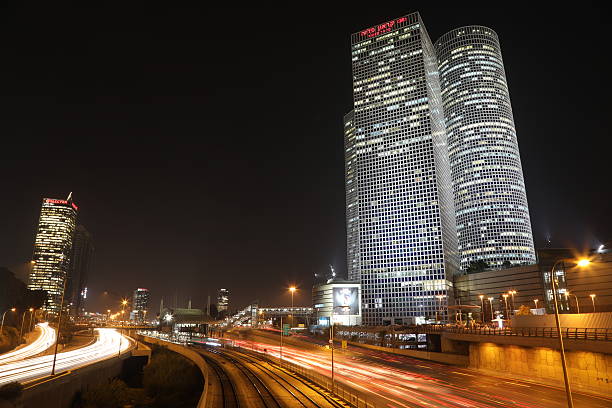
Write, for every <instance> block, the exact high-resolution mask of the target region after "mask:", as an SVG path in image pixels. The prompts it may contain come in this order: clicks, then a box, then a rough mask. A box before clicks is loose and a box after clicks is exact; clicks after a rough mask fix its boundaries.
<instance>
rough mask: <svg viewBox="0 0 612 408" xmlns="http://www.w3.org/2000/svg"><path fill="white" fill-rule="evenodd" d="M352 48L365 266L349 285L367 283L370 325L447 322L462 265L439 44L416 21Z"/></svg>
mask: <svg viewBox="0 0 612 408" xmlns="http://www.w3.org/2000/svg"><path fill="white" fill-rule="evenodd" d="M351 49H352V68H353V99H354V109H353V123H352V126H354V128H355V129H354V138H355V141H354V144H355V151H354V158H352V160H351V163H350V169H351V170H352V171H353V172H354V174H349V173H348V169H349V163H348V160H347V175H346V176H347V185H348V182H349V181H350V180H351V178H353V179H355V180H357V182H356V185H357V193H356V202H357V218H356V219H355V222H356V223H357V225H358V230H359V233H358V236H356V235H352V236H351V233H350V231H349V240H350V239H353V240H354V239H356V240H357V242H358V259H359V260H358V262H356V263H355V264H356V265H358V266H356V267H355V268H356V269H353V271H352V272H351V273H350V276H349V277H350V278H352V279H355V278H358V279H359V280H360V281H361V284H362V312H363V323H364V324H367V325H378V324H389V323H399V324H407V323H419V322H424V321H426V320H433V319H434V318H435V316H436V315H438V317H439V318H441V319H443V318H444V315H445V314H446V306H447V304H448V301H449V296H451V295H452V291H451V286H452V283H451V281H452V279H453V275H454V274H455V272H456V271H457V270H458V257H457V236H456V226H455V214H454V209H453V197H452V190H450V189H449V188H448V186H449V185H450V180H451V179H450V167H449V163H448V150H447V145H446V133H445V123H444V115H443V111H442V100H441V97H440V85H439V81H438V72H437V61H436V56H435V53H434V48H433V44H432V43H431V40H430V39H429V35H428V34H427V31H426V30H425V27H424V25H423V22H422V21H421V18H420V16H419V14H418V13H413V14H410V15H407V16H405V17H401V18H397V19H395V20H391V21H388V22H385V23H382V24H379V25H377V26H374V27H370V28H367V29H365V30H362V31H359V32H357V33H355V34H353V35H352V36H351ZM348 134H350V132H348ZM346 135H347V131H346V127H345V136H346ZM350 144H351V142H350V140H347V141H346V145H347V146H350ZM347 157H348V156H347ZM351 157H352V156H351ZM348 193H349V191H348V190H347V197H349V194H348ZM352 203H353V201H352V200H350V199H347V217H351V218H355V217H354V214H353V209H352V208H353V207H351V208H348V205H350V204H352ZM351 222H352V221H351V219H347V227H348V228H350V229H352V227H351V225H352V224H351ZM347 244H348V245H349V248H350V246H351V242H347ZM350 263H351V260H350V259H349V264H350ZM351 267H353V266H351V265H349V268H351Z"/></svg>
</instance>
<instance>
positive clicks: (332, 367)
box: [329, 323, 335, 394]
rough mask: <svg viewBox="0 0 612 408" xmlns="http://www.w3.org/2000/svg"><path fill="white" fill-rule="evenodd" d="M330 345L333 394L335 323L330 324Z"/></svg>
mask: <svg viewBox="0 0 612 408" xmlns="http://www.w3.org/2000/svg"><path fill="white" fill-rule="evenodd" d="M329 345H330V347H331V381H332V394H335V392H334V389H335V387H334V325H333V323H332V324H331V325H330V326H329Z"/></svg>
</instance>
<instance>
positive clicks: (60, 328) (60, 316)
mask: <svg viewBox="0 0 612 408" xmlns="http://www.w3.org/2000/svg"><path fill="white" fill-rule="evenodd" d="M67 280H68V277H67V276H64V288H63V289H62V301H61V303H60V310H59V317H58V319H57V338H56V339H55V350H54V351H53V366H52V368H51V375H55V361H56V360H57V345H58V344H59V340H60V334H61V332H62V310H64V295H65V294H66V281H67Z"/></svg>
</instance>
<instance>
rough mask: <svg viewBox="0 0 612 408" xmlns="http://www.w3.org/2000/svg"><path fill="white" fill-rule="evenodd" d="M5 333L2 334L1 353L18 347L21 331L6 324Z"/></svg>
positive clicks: (0, 337)
mask: <svg viewBox="0 0 612 408" xmlns="http://www.w3.org/2000/svg"><path fill="white" fill-rule="evenodd" d="M2 331H3V333H2V335H1V336H0V353H6V352H7V351H10V350H12V349H14V348H15V347H17V346H18V345H19V343H20V341H19V331H18V330H17V329H15V328H14V327H10V326H8V327H7V326H6V325H5V326H4V328H3V329H2Z"/></svg>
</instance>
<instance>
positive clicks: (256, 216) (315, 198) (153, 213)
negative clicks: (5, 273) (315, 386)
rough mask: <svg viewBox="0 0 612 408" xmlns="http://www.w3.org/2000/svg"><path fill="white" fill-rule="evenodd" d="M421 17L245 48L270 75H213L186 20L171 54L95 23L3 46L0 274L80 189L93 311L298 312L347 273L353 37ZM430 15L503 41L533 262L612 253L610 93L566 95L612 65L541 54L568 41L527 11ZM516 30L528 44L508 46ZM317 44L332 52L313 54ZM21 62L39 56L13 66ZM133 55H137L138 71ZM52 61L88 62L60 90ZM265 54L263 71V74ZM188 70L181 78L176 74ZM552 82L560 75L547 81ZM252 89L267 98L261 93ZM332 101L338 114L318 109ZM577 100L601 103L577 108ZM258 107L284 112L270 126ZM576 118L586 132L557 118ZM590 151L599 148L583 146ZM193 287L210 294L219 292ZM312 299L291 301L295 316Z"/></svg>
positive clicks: (550, 21) (134, 29) (145, 36)
mask: <svg viewBox="0 0 612 408" xmlns="http://www.w3.org/2000/svg"><path fill="white" fill-rule="evenodd" d="M412 11H417V10H416V9H405V8H397V7H395V8H388V9H384V10H380V11H378V14H375V13H374V14H373V13H365V12H364V13H362V14H354V15H350V16H349V17H348V18H343V19H342V20H341V21H339V20H338V19H337V17H335V16H330V17H321V18H322V19H323V24H322V25H323V26H329V27H331V26H332V23H338V24H334V25H333V27H334V28H333V29H331V28H330V29H329V30H328V31H327V32H325V33H322V32H318V31H317V32H313V31H312V29H311V28H310V22H311V19H312V16H303V17H302V19H301V20H297V21H296V22H295V23H294V26H293V27H289V28H288V30H291V31H290V33H292V35H294V36H297V38H298V39H299V42H300V43H301V44H304V45H303V46H304V47H306V48H305V49H300V50H297V49H293V48H290V47H286V46H288V45H291V44H293V42H294V41H293V40H292V41H289V39H279V43H278V44H276V45H273V47H278V48H273V49H274V51H256V50H245V51H244V54H243V55H242V56H241V58H244V59H245V60H246V61H250V60H251V59H253V58H257V61H258V62H259V63H260V64H261V66H259V67H257V66H253V67H252V70H253V72H249V73H248V75H247V74H246V73H244V72H243V71H242V70H239V69H233V70H229V71H228V72H223V71H224V70H223V69H222V68H220V66H221V65H215V64H220V63H216V62H215V63H209V62H210V61H212V60H208V59H207V57H205V56H194V55H191V54H190V53H189V50H191V49H196V48H197V44H199V43H203V41H205V39H206V36H207V33H209V31H207V30H205V31H201V30H200V29H199V28H196V27H199V26H197V25H195V24H194V25H193V26H192V28H183V27H182V26H183V22H182V21H181V19H182V18H184V17H186V14H188V13H181V12H178V11H175V12H174V13H170V16H169V17H168V18H169V19H170V21H171V22H170V23H169V26H170V27H172V28H174V29H176V30H178V31H176V30H175V31H176V33H177V34H172V35H170V36H169V37H168V38H165V37H163V36H162V35H161V34H158V31H157V30H156V28H155V27H154V26H155V24H151V25H149V23H144V22H140V23H134V22H129V23H128V22H124V24H125V25H124V26H122V27H123V28H121V27H117V28H114V29H112V28H108V29H107V28H102V25H101V24H100V23H101V22H102V20H103V16H93V15H90V16H88V17H89V18H90V19H91V20H92V24H91V27H89V26H86V25H85V24H83V23H80V24H81V25H80V26H79V27H78V28H79V29H80V30H82V31H83V33H84V35H82V36H79V37H80V38H78V39H75V38H72V37H68V32H69V31H71V30H68V29H60V30H59V31H57V32H53V33H52V34H50V38H48V39H40V38H31V37H29V36H24V37H23V38H21V39H20V40H19V42H17V43H16V44H15V45H13V44H9V43H4V45H5V47H6V49H7V50H8V51H7V52H8V53H9V55H10V57H9V58H8V60H9V61H10V63H9V64H8V65H7V66H5V67H3V68H2V69H3V70H4V71H3V72H4V73H5V74H6V76H7V77H10V78H15V80H14V81H13V83H11V84H10V86H9V89H8V91H7V93H6V95H5V97H3V98H4V99H3V106H4V107H5V108H6V109H4V113H3V115H6V116H5V119H7V120H6V121H5V122H4V124H3V131H4V133H5V134H8V135H12V136H13V137H12V139H11V142H10V146H9V149H8V151H7V153H8V155H9V157H11V158H12V159H11V160H7V161H4V162H3V164H2V165H3V169H4V170H5V171H6V172H7V173H9V174H14V175H15V176H14V177H11V178H10V179H9V180H6V183H5V184H6V188H5V195H6V196H7V197H13V198H14V197H19V199H18V200H5V201H3V202H2V211H3V213H4V214H10V215H11V217H9V218H10V219H7V220H6V224H7V225H6V231H7V234H6V236H5V237H4V241H2V245H0V247H1V248H3V249H2V250H1V252H0V260H1V262H2V264H5V265H6V266H9V267H15V266H18V267H19V265H21V268H22V269H23V268H27V265H26V263H27V262H28V261H29V260H30V256H31V248H32V241H33V234H34V233H35V225H36V217H37V215H36V211H37V209H36V206H37V204H38V203H40V199H41V198H42V197H46V196H48V197H54V196H58V195H59V194H64V192H65V191H71V190H72V191H75V194H77V197H78V198H79V206H80V210H82V211H80V214H79V218H80V220H82V222H83V224H84V225H86V226H87V228H88V230H90V232H91V233H92V234H93V235H94V236H95V237H96V251H97V255H96V258H97V262H96V276H92V277H91V279H90V283H91V285H88V287H89V293H91V294H92V295H93V297H94V298H93V299H91V302H92V303H91V304H92V307H96V306H95V305H98V306H97V307H98V308H100V304H101V301H100V300H99V296H100V294H101V293H102V292H104V291H106V290H108V291H112V292H117V293H125V294H128V293H130V291H131V290H132V288H134V287H140V286H142V285H146V287H148V288H149V289H150V290H151V293H152V301H151V304H152V305H156V304H159V298H160V297H161V296H165V297H166V299H170V298H171V297H172V294H174V292H175V291H178V292H179V293H181V294H182V297H183V298H184V299H188V298H193V299H194V304H195V303H196V302H197V303H198V304H199V305H205V303H206V296H207V294H210V295H212V296H214V294H215V293H216V292H215V291H216V290H217V288H220V287H228V288H229V289H230V290H231V293H232V304H235V305H240V304H245V303H247V302H248V301H250V300H253V299H250V297H251V293H252V292H253V288H257V289H258V290H260V291H261V295H258V296H257V298H260V299H261V300H266V299H267V300H268V303H270V304H279V303H281V302H283V301H284V302H285V303H288V302H289V300H290V299H289V297H288V296H287V295H286V294H285V293H283V289H284V288H285V287H287V286H288V285H290V284H293V283H297V284H298V285H299V286H300V287H302V288H305V287H309V286H310V285H311V281H312V275H313V274H314V273H315V272H321V271H323V270H325V269H326V268H327V265H328V264H330V263H331V264H333V265H334V266H335V268H336V270H338V271H339V273H341V274H343V273H344V271H345V270H346V258H345V248H344V245H345V239H344V234H345V220H344V200H345V193H344V179H343V173H344V163H343V142H342V136H341V135H342V121H341V120H339V118H341V117H342V115H344V114H346V113H347V112H349V111H350V110H351V94H352V92H351V90H350V86H351V81H350V59H349V58H350V47H349V46H348V45H347V44H348V36H349V34H350V33H352V32H356V31H358V30H360V29H363V28H364V27H370V26H372V25H373V24H377V23H380V22H384V21H390V20H391V19H393V18H396V17H397V16H401V15H406V14H408V13H409V12H412ZM419 11H421V14H422V16H423V19H424V21H425V22H426V24H427V28H428V30H429V34H430V36H431V38H432V39H436V38H439V37H440V36H441V35H443V34H444V33H446V32H448V31H449V30H452V29H454V28H456V27H460V26H465V25H469V24H482V25H485V26H488V27H490V28H491V29H493V30H495V31H496V32H497V33H498V35H499V37H500V42H501V48H502V51H503V55H504V63H505V67H506V70H507V71H508V86H509V88H510V94H511V96H512V104H513V109H514V121H515V122H516V128H517V135H518V136H517V137H518V141H519V145H520V147H521V156H522V160H523V167H524V173H525V183H526V185H527V196H528V197H527V198H528V201H529V207H530V210H531V218H532V223H533V226H534V231H533V235H534V238H535V241H536V247H538V246H539V247H541V246H544V244H545V243H546V239H547V236H548V235H549V234H550V235H551V236H552V245H553V246H591V247H595V246H596V245H597V241H605V240H609V239H610V238H609V236H606V235H605V234H606V231H609V230H610V229H611V227H612V220H611V219H610V214H609V212H608V211H607V208H606V204H605V203H606V202H607V201H608V197H607V196H608V195H609V193H608V192H607V191H605V189H603V190H604V191H603V192H601V188H600V186H601V183H604V182H605V174H606V173H605V168H604V166H603V163H604V162H605V160H603V155H604V154H605V153H604V150H605V149H594V148H593V147H592V146H593V143H596V144H597V143H600V144H602V145H603V144H604V140H605V134H606V130H605V124H604V122H603V118H604V117H605V114H604V113H605V112H606V111H607V110H609V109H608V106H609V101H607V100H606V99H604V97H603V96H602V95H605V94H606V90H605V87H606V86H609V85H608V84H606V83H604V84H603V85H602V86H603V87H604V89H603V90H594V89H590V88H589V89H586V88H581V87H574V88H569V87H567V88H564V87H563V84H565V83H566V79H567V78H570V77H572V76H574V75H576V76H578V77H584V78H593V77H601V73H602V72H603V70H604V68H603V66H604V64H601V63H600V62H601V61H600V60H598V58H603V57H601V56H600V55H599V54H598V53H596V52H593V53H592V54H593V55H595V61H594V62H589V61H586V62H585V61H581V62H580V63H578V62H576V61H570V60H565V59H563V58H562V57H561V56H562V55H563V54H562V52H564V51H562V50H564V49H565V48H562V47H561V45H560V44H558V43H555V42H553V43H550V44H547V45H546V46H545V47H543V46H541V45H537V44H536V43H537V41H531V39H533V38H544V36H545V35H548V33H550V32H555V31H559V32H561V30H562V27H563V24H564V23H563V19H562V18H561V17H562V13H560V11H555V10H552V11H549V10H548V9H546V12H547V13H548V12H550V14H547V18H546V19H544V20H543V21H542V24H541V25H537V24H535V22H536V21H537V18H536V17H535V14H537V13H536V12H534V13H533V15H529V16H526V17H523V16H522V15H521V14H522V13H519V12H518V11H516V12H515V11H511V12H510V14H509V15H508V16H499V15H498V13H495V12H494V11H493V9H482V10H461V9H457V10H455V11H456V13H454V14H455V15H454V16H453V17H452V18H451V17H449V14H452V13H450V12H449V13H444V14H443V15H442V14H439V13H438V12H437V11H435V10H433V9H431V8H428V7H425V8H422V7H421V8H419ZM513 13H514V14H513ZM579 13H582V14H581V15H583V17H584V19H585V20H586V21H588V23H585V29H586V30H587V33H589V34H590V35H589V42H588V44H587V45H586V46H588V47H593V50H596V49H597V48H598V47H599V48H600V47H601V45H598V44H599V41H602V40H601V38H602V35H601V34H600V32H602V33H603V23H602V22H601V17H600V16H601V13H599V12H598V11H597V10H590V11H584V10H583V11H579ZM17 17H18V18H16V19H14V21H17V23H12V24H9V25H8V26H6V27H4V28H3V30H6V33H9V34H10V31H11V30H13V31H15V32H20V31H19V30H22V29H20V28H19V27H16V26H15V25H16V24H19V22H21V23H23V20H28V19H29V17H30V16H29V15H28V14H23V12H22V13H21V14H20V13H17ZM165 17H166V16H164V17H162V16H161V15H159V16H157V17H155V18H153V20H156V19H157V20H159V19H162V18H165ZM332 17H333V18H332ZM518 17H521V18H524V20H522V21H524V23H525V26H529V27H530V30H529V32H526V30H515V23H514V22H513V21H514V19H516V18H518ZM192 18H193V20H189V21H192V22H195V16H194V17H192ZM41 19H42V17H41ZM236 19H238V21H241V22H242V23H244V24H243V25H244V26H245V27H253V28H254V27H256V26H257V25H256V24H255V21H257V20H259V21H260V22H262V23H263V26H265V28H263V30H264V33H268V34H272V32H273V31H272V26H271V24H268V23H271V20H267V19H266V17H265V16H264V15H254V16H253V18H246V17H240V16H239V17H236ZM36 22H40V21H39V20H37V19H36V18H34V19H33V23H36ZM33 23H30V24H33ZM530 23H531V24H530ZM75 24H76V23H75ZM132 24H135V25H132ZM210 24H211V28H210V30H219V31H223V32H224V33H227V35H228V38H227V41H228V42H229V44H239V36H238V35H236V34H232V33H231V32H230V31H229V30H228V28H227V27H226V26H224V25H222V24H220V23H219V22H212V23H210ZM60 25H61V24H60ZM23 26H24V28H23V30H27V27H28V25H27V24H24V25H23ZM42 26H43V27H44V24H43V25H42ZM185 26H189V24H185ZM128 28H129V29H128ZM64 30H65V31H64ZM180 30H184V31H180ZM169 31H172V30H169ZM149 34H150V35H149ZM598 34H599V35H598ZM190 35H191V36H192V37H193V38H192V39H191V40H185V38H188V37H189V36H190ZM6 38H9V39H11V38H13V36H11V35H7V36H6ZM69 38H70V40H69V41H64V40H67V39H69ZM311 38H312V40H313V41H312V42H309V41H307V40H310V39H311ZM36 41H42V43H43V45H36ZM185 41H187V42H186V43H185ZM322 41H328V43H327V44H328V45H327V46H326V47H323V48H320V47H319V48H318V47H317V46H315V43H317V42H318V43H320V42H322ZM568 41H570V44H569V47H570V48H571V47H572V46H574V47H577V46H578V43H577V39H574V38H568ZM56 44H61V45H56ZM517 44H520V46H518V45H517ZM580 45H582V43H580ZM209 46H210V47H213V48H211V52H212V53H213V54H215V55H219V56H220V59H223V58H224V57H225V58H228V57H229V58H230V59H229V61H232V59H231V58H232V54H231V53H230V52H229V49H230V48H231V47H228V49H226V48H225V47H224V46H220V45H216V44H211V45H209ZM19 47H21V48H27V49H30V54H29V55H28V56H26V57H24V58H20V54H19V52H18V49H19ZM564 47H565V46H564ZM134 49H136V50H138V52H137V54H138V55H136V56H134V58H131V57H130V56H129V54H130V53H131V52H132V50H134ZM48 50H51V51H48ZM53 50H55V51H56V52H57V53H58V55H60V56H61V58H66V59H67V61H68V62H67V64H73V63H74V62H75V61H81V62H79V63H77V64H75V66H76V67H78V68H79V69H80V70H81V71H82V73H78V72H76V71H75V70H73V69H71V68H69V67H64V66H58V67H54V66H53V64H50V66H49V69H50V70H51V72H53V74H51V75H49V76H44V75H40V74H36V75H34V76H33V78H34V79H33V80H31V77H32V75H31V74H32V73H37V72H38V71H37V69H38V68H34V67H39V64H38V61H39V60H47V59H48V58H47V57H49V55H51V56H50V57H49V58H51V60H53V58H54V57H53V52H54V51H53ZM278 50H283V52H284V53H285V54H283V64H280V65H282V66H276V65H273V63H272V61H274V57H275V56H276V52H277V51H278ZM153 51H155V52H153ZM260 52H263V53H264V55H263V56H262V57H261V58H258V57H259V54H258V53H260ZM49 53H50V54H49ZM305 53H306V54H305ZM117 55H119V56H125V57H126V58H125V60H124V65H123V68H121V69H117V68H116V67H114V66H113V65H112V64H110V65H109V64H108V63H105V61H108V60H111V59H112V58H111V57H113V58H114V57H116V56H117ZM304 55H309V60H308V61H305V60H304ZM177 56H178V62H174V63H172V64H168V63H167V62H166V61H168V60H171V58H174V57H177ZM138 58H141V59H142V58H144V61H146V63H144V64H141V63H140V62H138ZM525 61H529V63H525ZM553 61H554V62H553ZM597 61H599V62H597ZM561 62H562V63H561ZM79 64H80V65H79ZM300 64H302V65H303V66H300ZM223 66H225V65H223ZM298 66H300V67H299V68H296V67H298ZM67 68H68V69H67ZM63 71H65V73H63ZM542 72H546V75H549V76H547V77H546V78H545V79H543V78H542ZM143 73H144V74H143ZM243 74H244V75H247V77H248V78H255V77H257V78H261V79H262V81H263V82H262V83H261V84H257V85H254V82H250V79H247V77H242V76H241V75H243ZM296 74H297V75H296ZM141 77H144V78H145V79H139V78H141ZM204 77H206V78H209V77H210V78H217V77H218V78H220V79H219V80H217V81H215V82H218V83H219V84H223V86H221V85H218V86H216V85H215V86H212V85H210V84H209V82H208V81H204V80H203V79H200V78H204ZM297 77H300V78H304V79H305V81H304V82H303V83H297V84H295V86H296V87H297V88H296V89H295V90H294V91H293V92H291V95H289V94H287V93H285V92H284V91H285V90H286V89H287V86H288V84H289V83H291V84H294V82H293V81H295V78H297ZM92 78H94V79H92ZM230 79H231V80H230ZM153 83H155V84H156V85H151V84H153ZM253 86H255V88H252V87H253ZM192 88H193V90H192ZM22 91H23V92H22ZM534 94H537V95H539V96H540V97H541V98H542V99H541V100H539V101H538V100H537V99H538V98H535V97H534ZM141 95H143V96H141ZM235 95H241V97H242V98H243V99H244V100H243V102H245V103H246V104H247V105H249V106H255V107H254V108H252V109H247V110H244V111H242V112H241V114H242V115H244V117H243V120H241V121H238V122H240V123H236V122H237V121H233V120H232V119H234V118H235V115H237V113H236V112H235V110H232V109H230V108H229V107H231V106H234V105H233V103H234V97H235ZM322 95H326V97H327V98H328V99H329V100H327V101H322V99H321V96H322ZM298 96H299V98H298ZM258 98H261V101H260V100H259V99H258ZM284 98H290V100H288V101H285V99H284ZM543 100H544V101H543ZM577 100H591V101H592V103H589V107H588V108H587V106H586V105H585V106H583V105H577V106H576V105H575V101H577ZM25 106H28V109H26V108H24V107H25ZM190 106H191V107H190ZM264 106H267V107H273V108H272V112H269V111H268V110H267V109H264V108H263V107H264ZM226 108H227V109H226ZM14 109H19V110H22V109H23V111H28V112H30V111H31V112H32V118H35V120H33V121H29V122H26V118H24V117H23V114H21V113H15V111H14ZM277 110H278V111H277ZM593 110H594V113H593ZM225 111H227V112H228V114H226V113H224V112H225ZM229 112H232V113H231V114H229ZM571 115H573V116H571ZM570 117H573V118H575V119H576V120H572V121H569V122H567V123H566V122H565V121H564V120H562V119H563V118H570ZM581 118H587V120H581ZM27 119H29V118H27ZM151 120H152V121H153V123H152V124H150V125H147V124H146V122H147V121H151ZM570 122H571V123H570ZM574 122H576V123H580V126H578V125H576V124H575V123H574ZM296 123H300V125H296ZM230 124H231V125H232V126H231V127H229V128H228V126H229V125H230ZM254 129H261V130H263V129H266V130H265V131H263V132H262V133H261V134H262V135H264V136H265V137H262V138H253V137H251V135H254V134H255V133H254ZM214 135H221V137H216V136H214ZM288 135H291V136H292V137H291V138H290V139H291V141H290V142H288V141H287V140H288ZM587 137H588V138H590V139H591V142H589V143H587V142H584V143H583V142H582V140H586V138H587ZM256 139H257V140H256ZM193 140H195V142H194V141H193ZM168 141H170V143H169V142H168ZM196 152H197V154H196ZM602 194H603V197H602ZM288 226H293V227H291V228H288ZM23 265H26V266H23ZM22 276H23V275H22ZM168 276H171V277H172V278H176V277H177V276H179V277H181V280H182V282H177V281H176V280H175V279H173V280H171V281H169V280H168ZM145 279H146V280H147V282H143V280H145ZM230 279H231V284H230V283H229V280H230ZM148 280H150V281H151V283H150V284H149V282H148ZM195 288H204V290H205V291H206V290H208V288H210V293H204V294H203V295H202V294H201V293H199V292H198V291H196V290H195ZM302 292H306V293H307V292H308V291H302ZM198 296H199V297H198ZM307 299H308V296H304V297H300V293H299V292H298V293H296V304H297V303H298V302H300V301H301V302H302V303H307ZM88 300H90V299H88ZM153 308H155V307H153Z"/></svg>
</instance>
